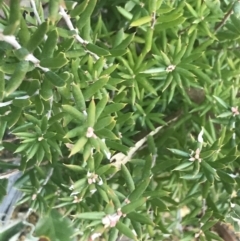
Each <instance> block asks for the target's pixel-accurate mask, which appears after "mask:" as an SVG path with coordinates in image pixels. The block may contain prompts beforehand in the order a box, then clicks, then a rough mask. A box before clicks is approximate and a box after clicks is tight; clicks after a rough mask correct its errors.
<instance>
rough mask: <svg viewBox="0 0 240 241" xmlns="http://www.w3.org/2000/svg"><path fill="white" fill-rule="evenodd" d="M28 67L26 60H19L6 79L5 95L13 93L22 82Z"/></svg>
mask: <svg viewBox="0 0 240 241" xmlns="http://www.w3.org/2000/svg"><path fill="white" fill-rule="evenodd" d="M28 67H29V62H28V61H21V62H19V63H18V64H17V66H16V69H15V71H14V73H13V75H12V76H11V78H10V79H9V80H8V83H7V86H6V88H5V91H6V95H10V94H11V93H13V92H14V91H15V90H16V89H17V88H18V87H19V86H20V85H21V83H22V81H23V79H24V77H25V75H26V73H27V71H28Z"/></svg>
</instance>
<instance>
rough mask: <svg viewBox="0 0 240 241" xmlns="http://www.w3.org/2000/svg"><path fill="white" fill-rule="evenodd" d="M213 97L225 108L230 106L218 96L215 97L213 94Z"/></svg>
mask: <svg viewBox="0 0 240 241" xmlns="http://www.w3.org/2000/svg"><path fill="white" fill-rule="evenodd" d="M213 98H214V99H215V100H216V101H217V102H218V103H219V104H220V105H222V106H223V107H225V108H226V109H229V108H230V106H229V105H228V104H227V103H226V102H225V101H224V100H222V99H221V98H219V97H217V96H215V95H213Z"/></svg>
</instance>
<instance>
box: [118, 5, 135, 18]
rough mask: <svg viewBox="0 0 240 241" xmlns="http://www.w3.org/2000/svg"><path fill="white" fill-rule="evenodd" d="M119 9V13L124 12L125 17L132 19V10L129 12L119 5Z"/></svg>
mask: <svg viewBox="0 0 240 241" xmlns="http://www.w3.org/2000/svg"><path fill="white" fill-rule="evenodd" d="M117 10H118V12H119V13H121V14H122V16H123V17H125V18H126V19H127V20H131V19H132V14H131V13H130V12H128V11H127V10H126V9H124V8H122V7H120V6H118V7H117Z"/></svg>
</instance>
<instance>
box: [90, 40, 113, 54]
mask: <svg viewBox="0 0 240 241" xmlns="http://www.w3.org/2000/svg"><path fill="white" fill-rule="evenodd" d="M86 49H87V50H89V51H91V52H92V53H94V54H97V55H98V56H106V55H110V52H109V51H108V50H106V49H104V48H101V47H98V46H97V45H95V44H91V43H89V44H87V45H86Z"/></svg>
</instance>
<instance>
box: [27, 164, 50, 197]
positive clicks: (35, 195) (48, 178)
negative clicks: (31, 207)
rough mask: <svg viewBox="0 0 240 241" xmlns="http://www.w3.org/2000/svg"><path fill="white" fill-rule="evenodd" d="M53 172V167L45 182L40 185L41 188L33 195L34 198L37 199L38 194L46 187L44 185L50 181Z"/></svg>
mask: <svg viewBox="0 0 240 241" xmlns="http://www.w3.org/2000/svg"><path fill="white" fill-rule="evenodd" d="M52 174H53V168H52V167H51V168H50V170H49V172H48V175H47V177H46V179H45V180H44V182H43V184H42V185H41V186H40V187H39V189H38V190H37V193H36V194H34V195H33V196H32V200H35V199H36V197H37V195H38V194H39V193H40V192H41V191H42V189H43V187H44V186H45V185H46V184H47V183H48V181H49V180H50V178H51V176H52Z"/></svg>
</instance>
